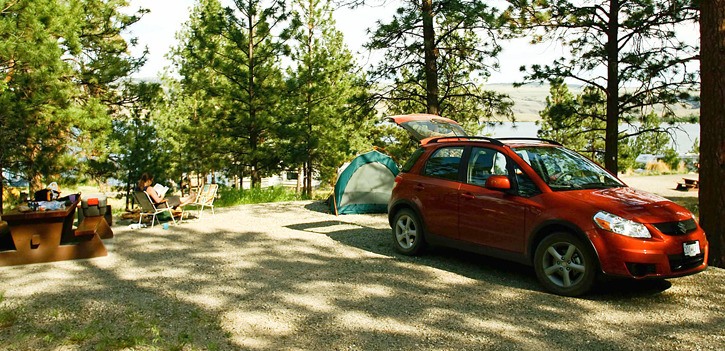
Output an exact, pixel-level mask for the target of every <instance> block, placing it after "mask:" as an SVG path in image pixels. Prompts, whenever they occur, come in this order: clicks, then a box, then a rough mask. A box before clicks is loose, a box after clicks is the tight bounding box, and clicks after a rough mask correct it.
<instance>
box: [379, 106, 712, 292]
mask: <svg viewBox="0 0 725 351" xmlns="http://www.w3.org/2000/svg"><path fill="white" fill-rule="evenodd" d="M390 119H391V120H392V121H394V122H396V123H398V124H400V125H401V126H403V128H405V129H406V130H415V131H417V132H420V131H421V130H426V129H429V130H435V131H437V132H439V133H433V134H427V135H433V136H436V135H437V136H436V137H433V138H429V137H427V136H426V135H425V134H424V133H423V134H422V133H418V135H414V134H413V133H411V135H412V136H414V137H415V138H416V139H419V140H421V145H420V147H419V148H418V149H417V150H416V151H415V152H414V153H413V155H412V156H411V157H410V159H409V160H408V161H407V162H406V163H405V164H404V165H403V167H402V169H401V173H400V174H399V175H398V176H397V177H396V178H395V187H394V188H393V192H392V196H391V199H390V202H389V204H388V217H389V222H390V226H391V228H392V239H393V243H394V245H395V248H396V249H397V250H398V251H399V252H401V253H403V254H406V255H417V254H421V253H422V252H423V251H424V249H425V248H426V246H427V245H442V246H448V247H453V248H458V249H462V250H467V251H472V252H477V253H481V254H485V255H489V256H494V257H498V258H503V259H508V260H511V261H516V262H520V263H523V264H527V265H532V266H533V268H534V271H535V272H536V276H537V278H538V280H539V281H540V283H541V284H542V285H543V286H544V288H546V289H547V290H548V291H551V292H553V293H556V294H560V295H565V296H578V295H581V294H584V293H586V292H587V291H589V290H590V289H591V288H592V286H593V285H594V283H595V280H596V279H597V278H598V277H599V276H600V275H602V274H603V275H609V276H618V277H628V278H633V279H646V278H654V279H664V278H673V277H679V276H685V275H690V274H694V273H697V272H701V271H703V270H705V269H706V268H707V263H706V262H707V257H708V241H707V239H706V237H705V233H704V231H703V230H702V228H700V226H699V225H698V223H697V221H696V220H695V218H694V216H693V214H692V213H691V212H689V211H688V210H687V209H685V208H683V207H681V206H679V205H677V204H675V203H673V202H671V201H669V200H667V199H665V198H663V197H660V196H657V195H654V194H650V193H647V192H644V191H640V190H636V189H633V188H630V187H628V186H627V185H626V184H624V183H623V182H622V181H620V180H619V179H617V177H615V176H614V175H612V174H611V173H609V172H608V171H606V170H605V169H603V168H602V167H600V166H599V165H598V164H596V163H595V162H593V161H591V160H589V159H588V158H586V157H584V156H582V155H580V154H578V153H576V152H574V151H572V150H569V149H567V148H565V147H563V146H562V145H561V144H559V143H557V142H553V141H548V140H542V139H532V138H519V139H511V138H499V139H496V138H486V137H471V136H465V135H461V132H462V129H460V126H458V125H457V124H456V123H455V122H454V121H452V120H447V119H445V118H442V117H437V116H430V115H406V116H395V117H391V118H390ZM441 123H448V124H451V126H448V127H445V128H443V129H442V128H440V126H436V124H441ZM425 124H431V126H429V127H430V128H429V127H424V126H423V125H425ZM441 130H443V132H440V131H441Z"/></svg>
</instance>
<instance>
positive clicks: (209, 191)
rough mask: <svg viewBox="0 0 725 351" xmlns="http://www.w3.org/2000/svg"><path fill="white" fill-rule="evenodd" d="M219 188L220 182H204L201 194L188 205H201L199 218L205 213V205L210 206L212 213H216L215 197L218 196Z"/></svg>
mask: <svg viewBox="0 0 725 351" xmlns="http://www.w3.org/2000/svg"><path fill="white" fill-rule="evenodd" d="M218 189H219V184H204V186H202V187H201V191H199V194H198V195H197V196H196V200H194V202H192V203H190V204H187V206H197V207H199V219H201V215H202V214H203V213H204V207H210V208H211V214H215V213H214V199H215V198H216V193H217V190H218Z"/></svg>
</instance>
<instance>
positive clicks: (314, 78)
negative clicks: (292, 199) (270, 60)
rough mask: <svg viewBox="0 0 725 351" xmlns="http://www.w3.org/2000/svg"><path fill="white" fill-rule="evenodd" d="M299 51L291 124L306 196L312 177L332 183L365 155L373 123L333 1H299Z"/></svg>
mask: <svg viewBox="0 0 725 351" xmlns="http://www.w3.org/2000/svg"><path fill="white" fill-rule="evenodd" d="M293 6H294V14H295V15H294V16H295V18H294V21H293V22H294V23H298V24H300V26H299V27H297V28H296V29H297V30H296V31H295V32H294V35H293V39H294V40H295V43H296V45H295V47H294V49H293V51H292V55H291V58H292V60H293V62H294V65H295V67H294V69H292V70H291V72H290V76H291V78H290V79H289V86H290V88H289V91H290V92H291V94H292V108H291V109H290V113H289V115H288V116H289V117H290V123H285V124H284V125H285V126H287V128H285V135H286V138H285V139H286V141H287V142H289V148H288V152H289V153H290V156H291V162H292V163H293V164H294V163H297V162H298V163H301V164H303V167H302V168H303V169H304V173H305V177H304V179H305V181H306V183H305V193H306V194H308V195H309V194H310V193H311V191H312V178H313V175H314V174H315V173H316V172H319V176H320V178H321V179H324V180H327V181H329V182H332V181H333V180H334V176H335V175H336V170H337V167H338V166H339V165H340V164H342V163H343V162H344V161H345V160H346V159H348V158H350V157H351V153H352V152H356V151H360V145H359V144H360V143H362V140H363V139H364V136H365V135H367V134H366V132H365V131H366V129H367V128H366V127H369V126H370V125H371V124H372V123H371V122H370V118H369V117H368V116H367V114H366V113H365V111H366V110H365V109H360V106H356V105H355V103H354V98H355V97H356V96H360V95H361V94H364V93H365V91H364V84H363V81H364V77H362V76H360V74H359V73H358V72H359V70H360V69H359V68H358V67H356V66H355V64H354V61H353V58H352V55H351V53H350V51H349V50H348V49H347V48H346V47H345V44H344V42H343V36H342V33H340V32H339V31H338V30H337V29H335V21H334V20H333V18H332V8H331V6H330V1H329V0H296V1H294V2H293Z"/></svg>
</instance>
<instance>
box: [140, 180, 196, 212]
mask: <svg viewBox="0 0 725 351" xmlns="http://www.w3.org/2000/svg"><path fill="white" fill-rule="evenodd" d="M153 184H154V176H152V175H150V174H148V173H144V174H142V175H141V179H139V181H138V189H137V190H139V191H143V192H145V193H146V194H148V195H149V197H150V198H151V201H153V202H154V203H155V204H160V203H164V202H165V203H166V204H167V206H169V207H171V208H177V207H179V206H184V205H187V204H190V203H192V202H194V199H196V194H194V193H193V192H192V193H191V194H189V195H188V196H186V197H183V198H180V197H178V196H175V195H172V196H164V197H163V198H162V197H161V196H159V194H158V193H157V192H156V189H154V186H153Z"/></svg>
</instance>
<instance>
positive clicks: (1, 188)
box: [0, 158, 5, 215]
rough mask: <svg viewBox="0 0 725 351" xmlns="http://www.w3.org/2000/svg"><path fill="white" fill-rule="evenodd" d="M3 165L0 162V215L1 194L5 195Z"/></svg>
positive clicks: (1, 212)
mask: <svg viewBox="0 0 725 351" xmlns="http://www.w3.org/2000/svg"><path fill="white" fill-rule="evenodd" d="M0 160H2V158H0ZM4 179H5V178H3V166H2V162H0V215H2V214H3V196H5V183H4V182H3V180H4Z"/></svg>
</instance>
